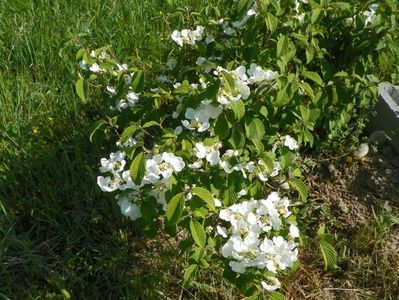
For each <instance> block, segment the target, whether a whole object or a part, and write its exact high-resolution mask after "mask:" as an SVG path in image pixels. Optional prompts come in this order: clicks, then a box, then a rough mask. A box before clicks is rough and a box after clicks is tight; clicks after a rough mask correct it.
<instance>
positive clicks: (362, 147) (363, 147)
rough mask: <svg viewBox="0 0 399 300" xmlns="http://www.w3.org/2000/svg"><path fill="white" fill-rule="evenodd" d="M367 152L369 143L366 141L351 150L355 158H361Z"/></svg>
mask: <svg viewBox="0 0 399 300" xmlns="http://www.w3.org/2000/svg"><path fill="white" fill-rule="evenodd" d="M367 153H369V145H368V144H367V143H361V144H360V145H359V147H358V148H357V149H356V150H355V151H354V152H353V156H354V157H356V158H363V157H365V156H366V155H367Z"/></svg>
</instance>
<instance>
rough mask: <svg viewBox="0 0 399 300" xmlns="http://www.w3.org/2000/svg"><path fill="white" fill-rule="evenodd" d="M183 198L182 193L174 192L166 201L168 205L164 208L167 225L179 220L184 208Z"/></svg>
mask: <svg viewBox="0 0 399 300" xmlns="http://www.w3.org/2000/svg"><path fill="white" fill-rule="evenodd" d="M184 200H185V197H184V193H179V194H176V195H175V196H174V197H173V198H172V200H170V202H169V203H168V207H167V208H166V218H167V220H168V221H169V225H175V224H176V223H177V222H179V220H180V217H181V215H182V213H183V210H184Z"/></svg>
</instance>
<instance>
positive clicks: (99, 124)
mask: <svg viewBox="0 0 399 300" xmlns="http://www.w3.org/2000/svg"><path fill="white" fill-rule="evenodd" d="M105 124H107V122H105V121H104V120H98V121H96V122H95V123H94V124H93V126H92V128H93V130H92V131H91V133H90V137H89V140H90V143H92V142H93V136H94V134H95V133H96V132H97V130H99V129H100V128H101V127H102V126H103V125H105Z"/></svg>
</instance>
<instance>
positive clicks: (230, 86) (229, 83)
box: [221, 71, 237, 96]
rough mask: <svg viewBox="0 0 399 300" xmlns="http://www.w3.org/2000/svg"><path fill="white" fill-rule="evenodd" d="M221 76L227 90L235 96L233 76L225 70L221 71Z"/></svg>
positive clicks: (235, 89)
mask: <svg viewBox="0 0 399 300" xmlns="http://www.w3.org/2000/svg"><path fill="white" fill-rule="evenodd" d="M221 73H222V77H223V80H224V84H225V87H226V88H227V91H228V92H229V93H230V94H232V95H233V96H237V88H236V82H235V80H234V78H233V76H231V75H230V73H228V72H226V71H222V72H221Z"/></svg>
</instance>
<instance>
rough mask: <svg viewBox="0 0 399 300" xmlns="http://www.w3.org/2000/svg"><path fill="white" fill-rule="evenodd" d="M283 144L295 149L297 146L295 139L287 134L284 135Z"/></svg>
mask: <svg viewBox="0 0 399 300" xmlns="http://www.w3.org/2000/svg"><path fill="white" fill-rule="evenodd" d="M284 146H286V147H288V148H289V149H290V150H295V149H298V148H299V146H298V144H297V142H296V140H295V139H294V138H293V137H291V136H289V135H286V136H285V137H284Z"/></svg>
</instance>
